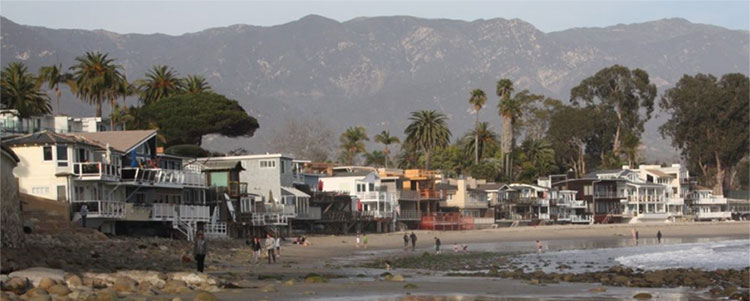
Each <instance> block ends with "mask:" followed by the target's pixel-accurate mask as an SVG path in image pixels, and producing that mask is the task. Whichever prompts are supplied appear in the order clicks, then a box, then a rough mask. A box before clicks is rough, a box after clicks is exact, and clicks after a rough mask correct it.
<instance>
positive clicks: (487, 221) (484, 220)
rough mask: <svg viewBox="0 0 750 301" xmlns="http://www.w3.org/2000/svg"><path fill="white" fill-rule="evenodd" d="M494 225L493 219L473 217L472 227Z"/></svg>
mask: <svg viewBox="0 0 750 301" xmlns="http://www.w3.org/2000/svg"><path fill="white" fill-rule="evenodd" d="M494 223H495V218H494V217H475V218H474V225H492V224H494Z"/></svg>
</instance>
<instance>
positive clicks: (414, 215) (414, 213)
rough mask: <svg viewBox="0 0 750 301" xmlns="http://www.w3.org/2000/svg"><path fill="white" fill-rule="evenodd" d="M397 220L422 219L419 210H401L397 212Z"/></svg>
mask: <svg viewBox="0 0 750 301" xmlns="http://www.w3.org/2000/svg"><path fill="white" fill-rule="evenodd" d="M398 219H400V220H420V219H422V212H421V211H419V210H401V212H399V216H398Z"/></svg>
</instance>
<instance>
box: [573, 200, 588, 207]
mask: <svg viewBox="0 0 750 301" xmlns="http://www.w3.org/2000/svg"><path fill="white" fill-rule="evenodd" d="M569 205H570V207H573V208H585V207H586V202H584V201H579V200H573V201H570V202H569Z"/></svg>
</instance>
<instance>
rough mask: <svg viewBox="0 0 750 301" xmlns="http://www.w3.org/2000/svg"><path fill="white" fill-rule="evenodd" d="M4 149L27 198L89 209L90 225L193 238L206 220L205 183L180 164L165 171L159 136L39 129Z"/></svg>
mask: <svg viewBox="0 0 750 301" xmlns="http://www.w3.org/2000/svg"><path fill="white" fill-rule="evenodd" d="M3 144H4V145H6V146H9V147H11V148H12V149H13V150H14V151H15V152H16V153H17V154H18V155H19V158H21V161H20V162H19V166H18V167H17V169H16V176H17V177H18V178H19V188H20V190H21V192H22V193H26V194H29V195H33V196H36V197H40V198H45V199H51V200H57V201H59V202H63V203H67V204H69V206H70V210H71V211H72V212H74V213H75V212H78V211H79V210H80V208H81V207H82V206H83V205H84V204H85V205H86V206H87V208H88V212H89V213H88V220H89V222H88V223H87V225H86V226H87V227H93V228H98V229H100V230H101V231H102V232H106V233H137V232H141V231H148V232H154V231H156V232H157V233H165V234H166V233H169V232H172V231H179V232H181V233H182V234H183V235H185V236H186V237H187V238H188V239H192V235H193V234H194V232H195V230H196V227H197V225H198V223H205V222H208V221H209V213H208V207H207V206H206V205H205V191H206V188H207V186H206V182H205V178H204V177H203V175H202V174H200V173H198V172H194V171H189V170H182V164H178V165H177V166H175V165H174V164H171V165H170V164H168V166H171V167H173V168H161V167H160V164H159V155H158V154H157V151H156V131H153V130H147V131H118V132H95V133H76V134H59V133H56V132H53V131H41V132H37V133H34V134H29V135H24V136H20V137H17V138H13V139H9V140H6V141H3ZM167 160H173V161H174V160H175V158H168V159H167Z"/></svg>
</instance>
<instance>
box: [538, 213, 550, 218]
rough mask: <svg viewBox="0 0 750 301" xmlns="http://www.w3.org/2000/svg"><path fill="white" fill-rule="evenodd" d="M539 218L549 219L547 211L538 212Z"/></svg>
mask: <svg viewBox="0 0 750 301" xmlns="http://www.w3.org/2000/svg"><path fill="white" fill-rule="evenodd" d="M538 218H539V219H549V213H539V215H538Z"/></svg>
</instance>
